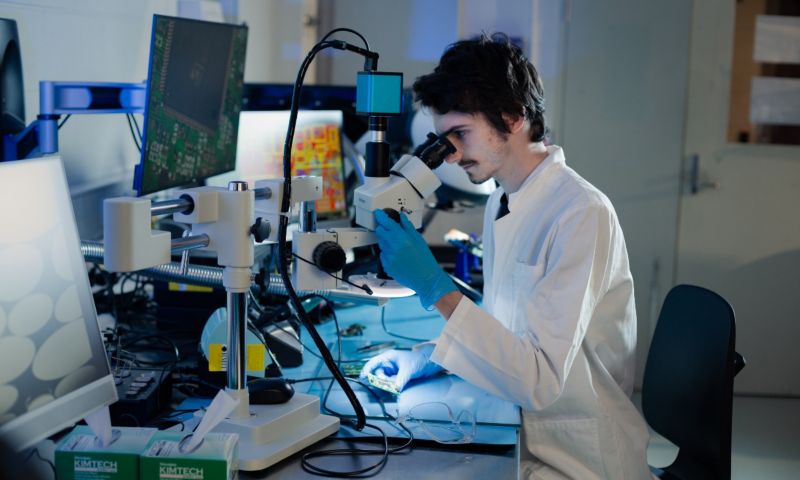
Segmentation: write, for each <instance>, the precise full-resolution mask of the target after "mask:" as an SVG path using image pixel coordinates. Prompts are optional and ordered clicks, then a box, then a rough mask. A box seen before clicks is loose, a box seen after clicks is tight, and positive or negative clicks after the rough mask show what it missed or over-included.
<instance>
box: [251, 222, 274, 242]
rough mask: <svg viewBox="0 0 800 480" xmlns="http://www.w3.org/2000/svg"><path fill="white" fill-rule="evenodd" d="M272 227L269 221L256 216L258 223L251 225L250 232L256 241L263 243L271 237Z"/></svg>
mask: <svg viewBox="0 0 800 480" xmlns="http://www.w3.org/2000/svg"><path fill="white" fill-rule="evenodd" d="M270 231H271V228H270V225H269V222H268V221H267V220H264V219H263V218H261V217H258V218H256V223H254V224H253V225H252V226H251V227H250V233H252V234H253V237H254V238H255V239H256V242H258V243H261V242H263V241H264V240H266V239H267V238H269V234H270Z"/></svg>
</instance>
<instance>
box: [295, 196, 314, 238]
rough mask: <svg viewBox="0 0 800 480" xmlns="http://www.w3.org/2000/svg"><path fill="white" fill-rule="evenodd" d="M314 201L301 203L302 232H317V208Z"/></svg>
mask: <svg viewBox="0 0 800 480" xmlns="http://www.w3.org/2000/svg"><path fill="white" fill-rule="evenodd" d="M316 203H317V202H315V201H313V200H309V201H307V202H300V215H299V219H300V231H301V232H316V231H317V208H316Z"/></svg>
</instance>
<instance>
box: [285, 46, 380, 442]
mask: <svg viewBox="0 0 800 480" xmlns="http://www.w3.org/2000/svg"><path fill="white" fill-rule="evenodd" d="M335 46H336V47H340V46H341V45H340V44H336V43H334V42H319V43H317V44H316V45H314V47H313V48H312V49H311V51H310V52H309V53H308V55H306V58H305V59H304V60H303V63H302V65H301V66H300V71H299V72H298V73H297V79H296V81H295V84H294V88H293V90H292V107H291V111H290V114H289V125H288V128H287V130H286V141H285V143H284V149H283V177H284V178H283V182H284V188H283V198H282V200H281V210H280V213H281V214H280V216H279V221H278V267H279V270H280V273H281V279H282V280H283V285H284V287H285V288H286V292H287V293H288V295H289V300H290V301H291V303H292V305H294V307H295V311H296V313H297V315H298V317H299V319H300V321H301V322H302V324H303V325H304V326H305V327H306V329H307V331H308V333H309V335H311V338H312V339H313V340H314V343H315V344H316V345H317V348H318V349H319V351H320V354H321V355H322V358H323V361H324V362H325V364H326V365H327V366H328V369H329V370H331V373H332V374H333V376H334V377H335V378H336V381H337V382H338V383H339V385H341V386H342V390H343V391H344V393H345V395H346V396H347V399H348V400H349V402H350V403H351V404H352V405H353V409H354V410H355V412H356V424H355V428H356V430H359V431H360V430H363V428H364V425H365V424H366V415H365V414H364V408H363V407H362V406H361V404H360V403H359V401H358V398H357V397H356V395H355V393H353V390H352V388H350V385H348V383H347V380H346V379H345V377H344V375H342V373H341V372H340V371H339V369H338V368H337V367H336V365H335V363H334V360H333V358H332V356H331V353H330V351H328V348H327V347H326V345H325V343H324V341H323V340H322V337H320V335H319V333H318V332H317V331H316V329H315V328H314V325H313V324H312V323H311V321H310V320H309V319H308V316H307V315H306V313H305V310H304V309H303V306H302V304H301V303H300V300H299V298H298V296H297V292H295V290H294V286H293V285H292V282H291V280H290V278H289V268H288V267H289V265H288V262H290V261H291V256H289V255H287V253H288V251H287V245H286V231H287V229H288V225H289V210H290V199H291V189H292V142H293V140H294V132H295V128H296V125H297V113H298V110H299V100H300V91H301V89H302V85H303V79H304V78H305V74H306V71H307V70H308V67H309V65H310V64H311V61H312V60H313V59H314V57H315V56H316V54H317V53H318V52H320V51H322V50H324V49H326V48H331V47H335Z"/></svg>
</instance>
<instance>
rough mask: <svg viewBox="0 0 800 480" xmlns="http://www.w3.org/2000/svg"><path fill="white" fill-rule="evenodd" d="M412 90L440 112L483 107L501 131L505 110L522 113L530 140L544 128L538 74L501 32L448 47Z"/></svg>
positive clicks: (537, 137)
mask: <svg viewBox="0 0 800 480" xmlns="http://www.w3.org/2000/svg"><path fill="white" fill-rule="evenodd" d="M414 94H415V96H416V99H417V101H419V102H420V103H422V105H423V106H426V107H433V109H434V110H436V112H438V113H440V114H445V113H447V112H449V111H451V110H453V111H456V112H462V113H471V114H474V113H482V114H483V115H484V116H485V117H486V119H487V120H488V121H489V123H490V124H491V125H492V126H493V127H494V128H495V130H497V131H498V132H499V133H500V134H501V135H502V136H503V137H505V136H506V135H507V134H509V133H511V130H510V129H509V128H508V125H507V124H506V122H505V121H504V120H503V114H504V113H505V114H507V115H511V116H513V117H515V118H518V117H519V116H520V115H522V116H524V117H525V118H526V119H527V120H528V121H529V122H530V125H531V132H530V133H531V140H532V141H534V142H541V141H543V140H544V138H545V135H546V134H547V128H546V126H545V121H544V89H543V88H542V82H541V80H540V79H539V74H538V73H537V72H536V68H534V66H533V65H532V64H531V62H529V61H528V59H527V57H525V54H523V53H522V50H521V49H520V48H519V47H517V46H516V45H514V44H513V43H511V41H510V40H509V38H508V36H507V35H505V34H503V33H495V34H493V35H491V36H488V35H486V34H482V35H481V36H480V37H479V38H476V39H471V40H462V41H459V42H456V43H454V44H452V45H450V46H449V47H447V50H445V52H444V53H443V54H442V58H441V59H440V60H439V65H438V66H437V67H436V68H435V69H434V70H433V72H432V73H429V74H427V75H423V76H421V77H419V78H417V81H416V82H414Z"/></svg>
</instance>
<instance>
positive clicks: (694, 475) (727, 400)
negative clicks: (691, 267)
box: [642, 285, 745, 480]
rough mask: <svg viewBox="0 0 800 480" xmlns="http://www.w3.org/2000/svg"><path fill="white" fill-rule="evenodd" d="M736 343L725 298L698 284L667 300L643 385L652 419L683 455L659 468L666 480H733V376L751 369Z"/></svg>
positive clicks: (644, 402)
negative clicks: (742, 370) (738, 351)
mask: <svg viewBox="0 0 800 480" xmlns="http://www.w3.org/2000/svg"><path fill="white" fill-rule="evenodd" d="M735 341H736V325H735V323H734V315H733V308H731V306H730V304H728V302H727V301H725V299H724V298H722V297H721V296H719V295H717V294H716V293H714V292H712V291H710V290H706V289H705V288H701V287H695V286H692V285H678V286H676V287H674V288H673V289H672V290H670V292H669V293H668V294H667V298H666V299H664V305H663V306H662V308H661V314H660V315H659V317H658V324H657V325H656V331H655V334H654V335H653V341H652V343H651V344H650V353H649V356H648V357H647V365H646V367H645V372H644V383H643V385H642V410H643V412H644V417H645V420H647V423H648V424H649V425H650V427H651V428H653V430H655V431H656V432H658V433H659V434H661V435H663V436H664V437H665V438H666V439H668V440H669V441H671V442H672V443H674V444H675V445H676V446H678V448H679V451H678V457H677V458H676V459H675V461H674V462H673V463H672V464H671V465H669V466H667V467H664V468H663V469H658V468H654V467H651V470H652V471H653V473H654V474H655V475H656V476H658V478H661V479H665V480H672V479H681V480H692V479H703V480H706V479H708V480H729V479H730V478H731V415H732V407H733V377H734V376H736V374H737V373H739V371H740V370H741V369H742V368H744V365H745V361H744V358H743V357H742V356H741V355H739V354H738V353H736V351H734V346H735Z"/></svg>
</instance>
